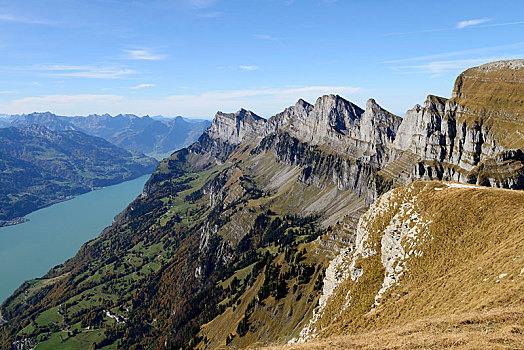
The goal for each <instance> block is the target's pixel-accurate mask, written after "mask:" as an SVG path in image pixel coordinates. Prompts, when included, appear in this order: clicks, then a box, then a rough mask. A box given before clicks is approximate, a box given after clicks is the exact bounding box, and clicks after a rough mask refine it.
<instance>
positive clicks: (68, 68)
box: [21, 65, 136, 79]
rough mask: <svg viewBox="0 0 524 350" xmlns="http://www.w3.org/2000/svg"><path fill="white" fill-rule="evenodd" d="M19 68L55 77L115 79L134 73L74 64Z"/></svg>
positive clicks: (125, 70)
mask: <svg viewBox="0 0 524 350" xmlns="http://www.w3.org/2000/svg"><path fill="white" fill-rule="evenodd" d="M21 70H27V71H37V72H44V73H45V74H46V75H51V76H55V77H77V78H91V79H115V78H121V77H122V76H125V75H129V74H135V73H136V72H135V71H134V70H131V69H123V68H119V67H92V66H75V65H41V66H34V67H29V68H21Z"/></svg>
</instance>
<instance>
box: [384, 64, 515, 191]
mask: <svg viewBox="0 0 524 350" xmlns="http://www.w3.org/2000/svg"><path fill="white" fill-rule="evenodd" d="M523 84H524V60H516V61H515V60H514V61H502V62H494V63H489V64H486V65H483V66H480V67H476V68H472V69H469V70H467V71H465V72H464V73H462V74H461V75H460V76H459V77H458V78H457V81H456V83H455V88H454V90H453V97H452V98H451V99H449V100H448V99H445V98H441V97H436V96H431V95H430V96H428V98H427V100H426V102H425V103H424V106H419V105H417V106H415V107H414V108H413V109H411V110H409V111H408V112H407V113H406V116H405V117H404V120H403V121H402V124H401V126H400V128H399V130H398V133H397V137H396V139H395V141H394V142H393V147H394V148H395V149H396V150H399V151H401V152H398V153H397V157H400V156H401V155H402V152H411V153H413V154H415V155H417V156H418V158H419V159H420V161H419V162H418V163H417V164H415V166H414V167H413V168H412V169H410V170H409V169H406V170H407V171H408V172H410V175H409V176H407V177H404V178H403V181H401V183H404V184H405V183H407V182H410V181H413V180H416V179H426V180H427V179H439V180H442V179H444V180H455V181H461V182H468V183H477V184H482V185H488V186H495V187H507V188H523V186H524V179H523V176H522V172H523V170H524V164H523V163H522V160H521V155H520V154H521V152H519V150H522V147H523V146H524V142H523V141H524V137H523V132H524V123H523V121H522V115H523V110H524V107H523V102H522V91H524V90H523ZM408 168H409V167H408Z"/></svg>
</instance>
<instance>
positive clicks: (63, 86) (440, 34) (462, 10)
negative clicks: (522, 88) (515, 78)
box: [0, 0, 524, 118]
mask: <svg viewBox="0 0 524 350" xmlns="http://www.w3.org/2000/svg"><path fill="white" fill-rule="evenodd" d="M509 58H524V1H521V0H515V1H503V0H501V1H497V2H495V1H482V0H480V1H479V0H477V1H456V0H455V1H423V0H418V1H408V0H405V1H394V0H389V1H363V0H359V1H357V0H354V1H350V0H338V1H336V0H294V1H293V0H230V1H226V0H171V1H167V0H150V1H132V0H89V1H88V0H46V1H42V0H38V1H35V0H19V1H3V0H0V113H10V114H14V113H30V112H33V111H47V110H49V111H51V112H54V113H58V114H64V115H85V114H90V113H105V112H108V113H111V114H117V113H135V114H138V115H145V114H149V115H157V114H163V115H166V116H175V115H183V116H186V117H195V118H201V117H204V118H212V117H213V115H214V113H215V112H216V111H217V110H222V111H227V112H229V111H235V110H238V109H239V108H241V107H244V108H248V109H251V110H253V111H254V112H256V113H258V114H260V115H262V116H264V117H269V116H271V115H273V114H275V113H278V112H280V111H281V110H283V109H284V108H285V107H287V106H289V105H293V104H294V103H295V102H296V100H297V99H298V98H304V99H306V100H308V101H310V102H314V101H315V99H316V98H317V97H318V96H320V95H322V94H326V93H338V94H340V95H342V96H344V97H345V98H347V99H349V100H351V101H353V102H355V103H357V104H359V105H361V106H364V105H365V101H366V100H367V99H368V98H370V97H373V98H375V99H376V100H377V102H378V103H379V104H381V105H382V106H383V107H384V108H386V109H388V110H390V111H392V112H394V113H397V114H400V115H403V114H404V113H405V111H406V110H407V109H409V108H412V107H413V106H414V105H415V104H416V103H422V102H423V101H424V99H425V97H426V95H428V94H430V93H431V94H436V95H441V96H445V97H449V96H450V95H451V90H452V87H453V82H454V80H455V77H456V76H457V75H458V74H459V73H460V72H461V71H462V70H464V69H465V68H468V67H471V66H475V65H479V64H482V63H484V62H488V61H491V60H498V59H509Z"/></svg>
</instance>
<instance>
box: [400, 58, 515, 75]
mask: <svg viewBox="0 0 524 350" xmlns="http://www.w3.org/2000/svg"><path fill="white" fill-rule="evenodd" d="M520 57H521V56H497V57H483V58H469V59H457V60H446V61H431V62H427V63H422V64H418V65H408V66H398V67H395V68H394V69H395V70H396V71H398V72H400V73H404V74H415V73H430V74H432V76H431V77H432V78H434V77H437V76H439V75H441V74H442V73H445V72H449V71H451V72H455V73H456V71H458V70H464V69H468V68H471V67H474V66H479V65H481V64H484V63H488V62H493V61H500V60H508V59H516V58H520Z"/></svg>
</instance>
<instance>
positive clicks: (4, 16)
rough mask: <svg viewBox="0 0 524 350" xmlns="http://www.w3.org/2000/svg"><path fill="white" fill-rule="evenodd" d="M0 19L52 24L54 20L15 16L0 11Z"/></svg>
mask: <svg viewBox="0 0 524 350" xmlns="http://www.w3.org/2000/svg"><path fill="white" fill-rule="evenodd" d="M0 21H6V22H14V23H25V24H54V22H52V21H48V20H43V19H35V18H28V17H21V16H15V15H13V14H9V13H0Z"/></svg>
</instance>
